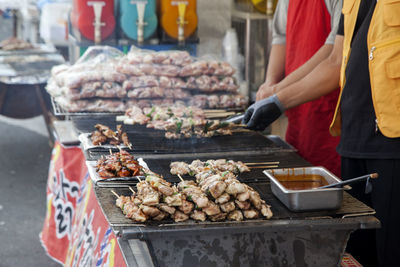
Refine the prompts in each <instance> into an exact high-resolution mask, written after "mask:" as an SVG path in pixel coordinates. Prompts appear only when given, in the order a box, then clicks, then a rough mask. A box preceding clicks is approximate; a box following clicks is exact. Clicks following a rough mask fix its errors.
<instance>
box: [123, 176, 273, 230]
mask: <svg viewBox="0 0 400 267" xmlns="http://www.w3.org/2000/svg"><path fill="white" fill-rule="evenodd" d="M147 171H148V173H147V175H146V180H145V181H140V182H139V183H138V184H137V185H136V189H137V190H136V192H135V191H133V190H132V195H131V196H118V195H116V196H117V200H116V205H117V206H118V207H119V208H121V210H122V212H123V213H124V214H125V216H126V217H127V218H130V219H132V220H133V221H135V222H145V221H148V220H154V221H161V220H163V219H167V218H172V219H173V220H174V221H175V222H184V221H186V220H188V219H193V220H195V221H202V222H203V221H205V220H207V219H208V220H211V221H224V220H230V221H242V220H243V219H255V218H262V217H265V218H267V219H270V218H271V217H272V212H271V210H270V207H269V206H268V205H267V204H266V203H265V202H264V201H263V200H261V198H260V196H259V194H258V193H257V192H256V191H254V190H253V189H252V188H251V187H248V186H246V185H244V186H246V187H245V190H246V191H243V192H242V193H238V192H239V191H238V192H236V191H235V190H234V188H233V187H232V188H230V189H229V190H230V191H229V190H228V189H227V190H226V191H229V192H230V193H231V194H228V193H227V192H224V193H223V194H221V195H220V196H218V197H217V198H215V197H214V196H213V195H212V193H211V191H210V190H209V189H208V188H211V187H213V183H210V182H211V180H210V182H206V181H205V182H204V183H203V182H201V183H196V182H195V181H189V180H187V181H185V180H182V181H181V182H180V183H179V184H178V185H177V186H174V185H171V184H170V183H169V182H167V181H165V180H164V179H163V178H162V177H161V176H159V175H157V174H155V173H152V172H151V171H149V170H147ZM213 193H214V192H213ZM257 207H258V208H257Z"/></svg>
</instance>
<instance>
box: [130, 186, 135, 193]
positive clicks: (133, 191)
mask: <svg viewBox="0 0 400 267" xmlns="http://www.w3.org/2000/svg"><path fill="white" fill-rule="evenodd" d="M129 190H131V191H132V193H135V194H136V192H135V190H133V188H132V187H130V186H129Z"/></svg>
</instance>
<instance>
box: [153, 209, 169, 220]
mask: <svg viewBox="0 0 400 267" xmlns="http://www.w3.org/2000/svg"><path fill="white" fill-rule="evenodd" d="M167 216H168V213H165V212H162V211H160V214H158V215H157V216H156V217H153V218H152V219H153V220H155V221H162V220H163V219H164V218H166V217H167Z"/></svg>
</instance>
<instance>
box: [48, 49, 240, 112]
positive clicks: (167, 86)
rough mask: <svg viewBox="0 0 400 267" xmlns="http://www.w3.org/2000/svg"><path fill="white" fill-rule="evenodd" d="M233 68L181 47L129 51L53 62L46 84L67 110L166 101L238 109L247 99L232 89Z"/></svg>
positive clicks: (111, 108) (116, 109) (101, 109)
mask: <svg viewBox="0 0 400 267" xmlns="http://www.w3.org/2000/svg"><path fill="white" fill-rule="evenodd" d="M234 72H235V70H234V69H233V68H232V66H231V65H229V64H228V63H225V62H219V61H215V60H208V61H206V60H199V59H195V58H192V57H191V56H190V55H189V54H188V53H187V52H185V51H168V52H142V51H133V52H130V53H128V55H126V56H122V57H120V58H117V59H109V60H108V61H105V62H104V61H103V62H100V63H99V62H96V63H93V62H90V61H89V62H83V63H79V64H75V65H73V66H67V65H60V66H56V67H54V68H53V69H52V77H51V78H50V79H49V81H48V84H47V87H46V89H47V91H48V92H49V94H51V95H52V97H53V98H54V99H55V101H56V102H57V103H58V104H59V105H60V106H61V107H62V108H64V109H65V110H67V111H69V112H79V111H80V112H83V111H89V112H93V111H96V112H120V111H121V110H124V108H127V107H129V105H130V104H131V103H129V102H130V101H136V102H140V103H137V104H138V105H140V106H141V107H149V106H151V105H152V104H154V103H156V102H158V103H160V102H165V101H166V100H168V102H171V103H173V102H176V101H185V103H189V102H191V103H192V104H196V106H198V107H210V108H244V107H245V106H246V105H247V98H246V97H243V96H241V95H240V94H238V87H239V86H238V84H237V81H236V79H235V78H234V77H233V76H232V75H233V74H234ZM204 94H206V95H204ZM207 97H209V99H208V98H207ZM205 98H207V99H206V100H204V99H205ZM198 100H201V101H198Z"/></svg>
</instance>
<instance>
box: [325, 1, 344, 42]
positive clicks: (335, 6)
mask: <svg viewBox="0 0 400 267" xmlns="http://www.w3.org/2000/svg"><path fill="white" fill-rule="evenodd" d="M325 4H326V7H327V9H328V12H329V14H330V15H331V32H330V33H329V35H328V37H327V38H326V41H325V44H334V43H335V38H336V33H337V31H338V26H339V21H340V16H341V14H342V6H343V1H342V0H325Z"/></svg>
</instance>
